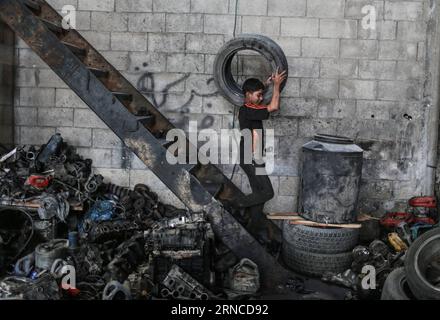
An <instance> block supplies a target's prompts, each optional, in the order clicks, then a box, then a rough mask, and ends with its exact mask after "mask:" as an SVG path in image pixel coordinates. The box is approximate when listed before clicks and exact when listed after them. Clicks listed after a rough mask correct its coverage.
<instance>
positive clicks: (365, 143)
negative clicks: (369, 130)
mask: <svg viewBox="0 0 440 320" xmlns="http://www.w3.org/2000/svg"><path fill="white" fill-rule="evenodd" d="M378 102H379V101H378ZM381 103H383V104H385V105H387V107H386V108H387V109H388V110H392V109H391V108H390V107H391V106H392V105H393V104H395V103H394V102H389V101H380V102H379V103H378V105H379V104H381ZM356 143H357V144H358V145H359V146H360V147H361V148H362V149H363V150H364V155H363V157H364V159H375V160H397V159H398V158H399V154H398V149H397V144H396V142H395V141H379V140H376V139H374V140H356Z"/></svg>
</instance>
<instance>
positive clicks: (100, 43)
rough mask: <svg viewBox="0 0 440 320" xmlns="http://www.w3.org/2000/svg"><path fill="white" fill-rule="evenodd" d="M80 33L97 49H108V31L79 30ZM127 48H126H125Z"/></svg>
mask: <svg viewBox="0 0 440 320" xmlns="http://www.w3.org/2000/svg"><path fill="white" fill-rule="evenodd" d="M81 35H82V36H83V37H84V38H85V39H86V40H87V41H88V42H89V43H90V44H91V45H92V46H93V47H95V49H97V50H110V33H109V32H96V31H81ZM125 50H127V49H125Z"/></svg>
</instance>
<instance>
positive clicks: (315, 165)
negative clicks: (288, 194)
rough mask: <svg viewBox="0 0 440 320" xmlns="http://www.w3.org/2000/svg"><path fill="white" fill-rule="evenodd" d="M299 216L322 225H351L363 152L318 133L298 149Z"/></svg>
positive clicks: (347, 142)
mask: <svg viewBox="0 0 440 320" xmlns="http://www.w3.org/2000/svg"><path fill="white" fill-rule="evenodd" d="M302 151H303V164H302V174H301V190H300V192H301V195H300V199H299V201H300V206H299V211H300V215H301V216H302V217H303V218H305V219H308V220H312V221H316V222H322V223H352V222H355V221H356V207H357V201H358V195H359V187H360V181H361V173H362V154H363V150H362V149H361V148H360V147H359V146H357V145H356V144H354V142H353V140H352V139H349V138H346V137H338V136H331V135H324V134H318V135H316V136H315V137H314V139H313V140H312V141H310V142H308V143H306V144H305V145H303V147H302Z"/></svg>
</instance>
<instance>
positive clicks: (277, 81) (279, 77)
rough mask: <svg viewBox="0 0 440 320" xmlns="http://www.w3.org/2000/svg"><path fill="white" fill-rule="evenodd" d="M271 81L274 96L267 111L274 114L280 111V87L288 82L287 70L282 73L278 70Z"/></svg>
mask: <svg viewBox="0 0 440 320" xmlns="http://www.w3.org/2000/svg"><path fill="white" fill-rule="evenodd" d="M269 79H270V81H273V94H272V100H271V102H270V103H269V104H268V105H267V111H269V112H274V111H277V110H279V109H280V87H281V83H283V81H284V80H286V70H284V71H283V72H281V73H280V72H279V70H278V68H277V70H276V72H275V73H274V74H272V76H271V77H270V78H269Z"/></svg>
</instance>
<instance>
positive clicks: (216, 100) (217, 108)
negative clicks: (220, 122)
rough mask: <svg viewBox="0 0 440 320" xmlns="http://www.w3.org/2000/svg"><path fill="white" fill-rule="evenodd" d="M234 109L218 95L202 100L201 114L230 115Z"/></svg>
mask: <svg viewBox="0 0 440 320" xmlns="http://www.w3.org/2000/svg"><path fill="white" fill-rule="evenodd" d="M234 108H235V107H234V106H233V105H232V104H230V103H229V102H228V101H227V100H226V99H225V98H223V97H222V96H220V95H218V96H213V97H206V98H203V112H204V113H205V114H232V113H233V111H234Z"/></svg>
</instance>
